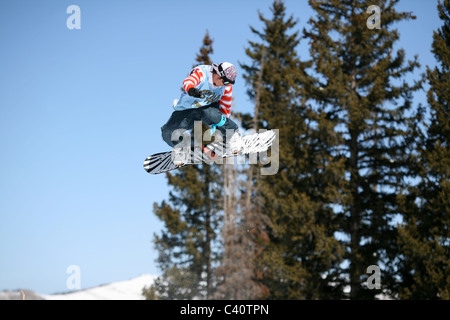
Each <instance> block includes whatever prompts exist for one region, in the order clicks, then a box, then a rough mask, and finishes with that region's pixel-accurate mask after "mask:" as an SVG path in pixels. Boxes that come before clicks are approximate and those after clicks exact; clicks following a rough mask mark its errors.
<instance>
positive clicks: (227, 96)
mask: <svg viewBox="0 0 450 320" xmlns="http://www.w3.org/2000/svg"><path fill="white" fill-rule="evenodd" d="M232 92H233V87H232V86H231V85H228V86H227V87H226V88H225V92H224V93H223V96H222V98H221V99H220V100H219V104H220V111H221V112H222V113H223V114H224V115H225V116H226V117H227V118H229V117H230V115H231V99H232Z"/></svg>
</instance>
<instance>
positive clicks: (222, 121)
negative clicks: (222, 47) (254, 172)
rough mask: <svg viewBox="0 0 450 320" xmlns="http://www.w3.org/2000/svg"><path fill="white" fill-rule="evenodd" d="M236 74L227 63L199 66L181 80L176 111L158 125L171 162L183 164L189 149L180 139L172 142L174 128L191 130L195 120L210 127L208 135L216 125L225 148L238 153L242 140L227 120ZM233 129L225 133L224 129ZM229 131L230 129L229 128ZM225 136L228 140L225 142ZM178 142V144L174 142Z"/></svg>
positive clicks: (231, 65) (232, 124) (229, 120)
mask: <svg viewBox="0 0 450 320" xmlns="http://www.w3.org/2000/svg"><path fill="white" fill-rule="evenodd" d="M236 76H237V71H236V68H235V67H234V65H233V64H231V63H229V62H223V63H221V64H215V63H213V64H212V65H199V66H197V67H195V68H194V69H192V70H191V72H190V73H189V75H188V77H187V78H186V79H185V80H184V81H183V89H184V91H183V93H182V94H181V97H180V99H179V100H174V103H173V108H174V109H175V111H174V112H173V113H172V115H171V116H170V118H169V120H168V121H167V123H166V124H165V125H164V126H162V127H161V132H162V138H163V140H164V141H165V142H166V143H167V144H168V145H169V146H171V147H172V148H173V150H172V161H173V163H174V164H176V165H178V166H182V165H184V164H186V163H187V162H188V161H189V157H190V151H191V150H190V149H187V148H183V146H182V143H181V142H180V141H172V133H173V132H174V131H175V130H177V129H186V130H190V129H193V128H194V122H195V121H202V122H203V123H204V124H206V125H209V126H211V134H213V133H214V131H215V130H216V128H217V129H218V130H219V131H220V133H221V134H222V137H223V139H224V142H225V143H226V148H227V150H228V151H230V152H232V153H234V154H237V153H238V152H239V151H240V150H241V149H242V139H241V136H240V133H239V131H238V126H237V125H236V123H234V122H233V121H232V120H231V119H230V114H231V111H230V110H231V98H232V90H233V87H232V85H233V84H234V83H235V80H236ZM230 129H231V132H233V134H232V135H231V137H228V136H227V130H230ZM229 132H230V131H229ZM227 138H229V139H228V141H227ZM177 142H178V144H176V143H177Z"/></svg>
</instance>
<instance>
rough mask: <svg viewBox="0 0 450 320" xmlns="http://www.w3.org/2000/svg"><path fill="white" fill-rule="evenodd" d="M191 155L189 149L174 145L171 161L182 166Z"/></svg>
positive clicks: (187, 161)
mask: <svg viewBox="0 0 450 320" xmlns="http://www.w3.org/2000/svg"><path fill="white" fill-rule="evenodd" d="M190 157H191V149H190V148H186V147H183V146H178V145H176V146H175V147H173V149H172V162H173V163H174V164H175V165H176V166H180V167H181V166H183V165H185V164H187V163H189V160H190Z"/></svg>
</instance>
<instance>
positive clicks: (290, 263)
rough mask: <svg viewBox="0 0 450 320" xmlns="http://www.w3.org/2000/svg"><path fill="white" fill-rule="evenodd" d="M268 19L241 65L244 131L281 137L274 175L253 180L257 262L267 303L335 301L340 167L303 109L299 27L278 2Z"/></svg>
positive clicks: (325, 126) (319, 126) (320, 124)
mask: <svg viewBox="0 0 450 320" xmlns="http://www.w3.org/2000/svg"><path fill="white" fill-rule="evenodd" d="M271 11H272V14H273V17H272V18H271V19H266V18H264V17H263V15H262V14H259V19H260V20H261V21H262V22H263V23H264V31H263V32H260V31H257V30H256V29H254V28H253V27H252V28H251V30H252V32H253V33H254V34H255V35H257V36H258V37H259V38H260V41H261V42H259V43H257V42H252V41H250V42H249V45H250V46H249V48H247V49H246V53H247V55H248V56H249V57H250V59H251V61H252V63H251V64H250V65H242V67H243V68H244V70H245V71H246V74H245V79H246V81H247V84H248V86H249V90H248V93H249V96H250V97H251V98H252V99H254V101H255V116H254V117H249V116H247V121H246V123H247V128H250V127H253V128H255V127H257V128H262V129H278V130H279V137H278V142H279V153H278V154H277V156H278V157H279V165H280V167H279V169H278V172H277V173H276V174H274V175H258V173H257V172H258V171H255V174H254V175H253V177H254V184H255V186H256V188H254V191H253V193H254V194H255V195H258V196H259V197H260V198H261V204H257V203H256V204H255V205H258V207H259V208H258V210H259V213H260V214H262V215H264V216H265V217H266V218H267V222H266V223H265V225H263V227H264V230H266V233H265V234H266V235H267V238H266V239H264V238H263V237H261V236H262V235H264V233H261V234H260V240H261V241H260V242H259V243H260V245H261V246H262V247H263V249H264V250H262V251H261V252H260V253H259V255H257V260H256V261H257V263H258V267H259V270H260V272H261V273H262V279H261V281H262V283H263V284H264V285H265V287H266V288H267V292H266V294H267V298H271V299H320V298H332V297H336V295H335V293H333V291H335V290H337V289H338V286H335V284H333V282H335V281H334V280H335V276H336V275H335V274H334V271H333V270H335V269H336V268H337V266H338V264H339V262H340V256H341V255H342V254H343V252H342V250H341V248H340V245H339V243H338V242H337V241H336V239H334V231H335V230H336V221H335V219H334V218H333V211H332V208H331V206H330V205H331V204H332V203H333V202H334V201H336V199H335V198H336V197H339V195H338V193H337V184H338V182H339V181H338V179H337V178H338V177H340V173H339V171H340V170H341V169H340V168H342V163H340V161H339V160H338V161H335V162H334V161H332V160H331V159H330V157H329V156H328V155H326V152H325V153H324V152H323V150H322V149H323V148H325V149H327V148H326V145H327V144H329V143H330V141H329V140H331V141H332V140H333V139H334V138H333V135H332V134H329V133H330V130H332V127H331V123H330V122H329V121H328V120H327V119H325V118H320V117H319V115H318V114H317V113H315V112H313V111H312V110H311V108H310V107H309V106H307V105H306V99H305V95H304V87H307V86H308V85H309V83H311V82H312V79H310V78H309V77H308V76H307V75H306V73H305V72H304V69H305V68H306V67H307V66H308V64H307V63H305V62H301V61H300V59H299V57H298V56H297V53H296V48H297V46H298V45H299V36H298V32H294V31H293V30H292V29H293V28H295V26H296V24H297V22H296V21H294V18H293V17H292V16H290V17H286V12H285V11H286V8H285V6H284V4H283V2H281V1H274V2H273V5H272V7H271ZM322 138H323V139H322ZM274 151H276V150H274ZM274 151H272V152H274ZM257 169H260V168H257ZM252 197H253V196H252Z"/></svg>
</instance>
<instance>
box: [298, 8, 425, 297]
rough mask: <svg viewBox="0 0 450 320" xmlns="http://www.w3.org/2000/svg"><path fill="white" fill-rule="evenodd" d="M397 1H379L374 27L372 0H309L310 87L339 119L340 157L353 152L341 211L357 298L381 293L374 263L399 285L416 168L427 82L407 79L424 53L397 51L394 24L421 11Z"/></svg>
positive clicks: (348, 271) (389, 283) (347, 278)
mask: <svg viewBox="0 0 450 320" xmlns="http://www.w3.org/2000/svg"><path fill="white" fill-rule="evenodd" d="M397 2H398V1H397V0H390V1H388V0H386V1H378V2H377V4H378V5H379V7H378V8H379V9H380V11H379V13H380V16H381V25H380V28H379V29H378V28H377V27H375V28H372V27H371V24H373V20H372V19H373V17H371V15H372V13H373V12H369V13H368V12H367V10H368V7H369V4H368V3H367V1H361V0H347V1H340V0H339V1H338V0H330V1H309V3H310V5H311V7H312V8H313V9H314V11H315V12H316V16H315V17H313V18H311V19H310V21H309V24H310V28H309V30H305V31H304V36H305V38H307V39H308V40H309V41H310V54H311V57H312V59H313V62H314V66H313V69H312V71H310V72H311V76H314V78H315V79H316V80H317V82H316V83H314V85H312V86H310V87H307V88H306V89H307V91H308V92H307V95H308V97H311V98H313V99H314V100H315V101H316V102H317V105H316V110H317V112H318V113H319V114H320V115H321V117H325V118H327V119H330V120H331V121H332V122H333V123H335V126H334V130H333V134H334V135H337V139H336V142H337V143H336V144H335V145H334V146H333V147H332V150H333V152H332V155H334V156H333V158H335V159H336V158H344V159H345V173H344V175H342V177H341V178H342V185H341V190H340V193H341V194H342V196H343V198H342V199H341V200H340V201H339V202H337V203H336V206H335V210H336V215H337V217H338V219H339V226H340V227H339V228H340V232H341V234H343V235H344V236H343V237H342V236H341V237H340V238H342V240H341V241H342V244H343V245H344V246H345V247H346V255H345V262H346V263H345V264H342V266H341V268H342V270H341V273H342V274H341V279H342V283H343V284H348V285H349V287H350V295H349V297H350V298H351V299H373V298H374V297H375V295H376V294H378V293H381V291H380V290H370V289H369V288H367V285H365V284H364V282H365V280H366V279H367V278H368V274H367V270H368V267H369V266H371V265H376V266H378V267H379V268H380V271H381V274H382V275H383V277H382V283H381V285H382V286H383V291H384V292H387V293H389V291H391V292H392V291H394V290H395V278H394V274H395V267H396V266H395V263H396V261H397V260H396V259H397V258H398V250H397V243H396V236H397V231H396V227H395V222H396V219H397V218H398V213H399V205H398V203H397V200H396V195H397V194H398V193H399V192H400V191H401V190H402V189H403V188H404V183H405V179H407V177H408V175H409V174H410V169H409V163H410V161H411V160H410V158H409V156H408V155H409V152H408V150H407V148H408V141H409V139H410V136H409V132H408V127H409V124H410V123H411V121H413V119H412V118H413V116H412V115H411V114H412V113H411V109H412V105H411V100H412V94H413V92H414V91H416V90H418V89H419V87H420V82H415V83H414V84H408V83H407V82H406V81H405V76H406V75H407V74H408V73H410V72H412V71H413V70H415V69H416V68H417V67H419V64H418V62H417V57H416V58H415V59H414V60H413V61H405V52H404V50H402V49H400V50H398V51H397V52H396V53H395V52H394V50H393V45H394V43H395V42H396V41H397V40H398V39H399V35H398V33H397V31H396V30H395V29H392V25H393V24H394V23H396V22H398V21H401V20H404V19H411V18H414V17H413V16H412V14H411V13H404V12H397V11H396V10H395V8H394V7H395V5H396V3H397ZM369 11H370V10H369ZM347 266H348V267H347Z"/></svg>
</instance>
